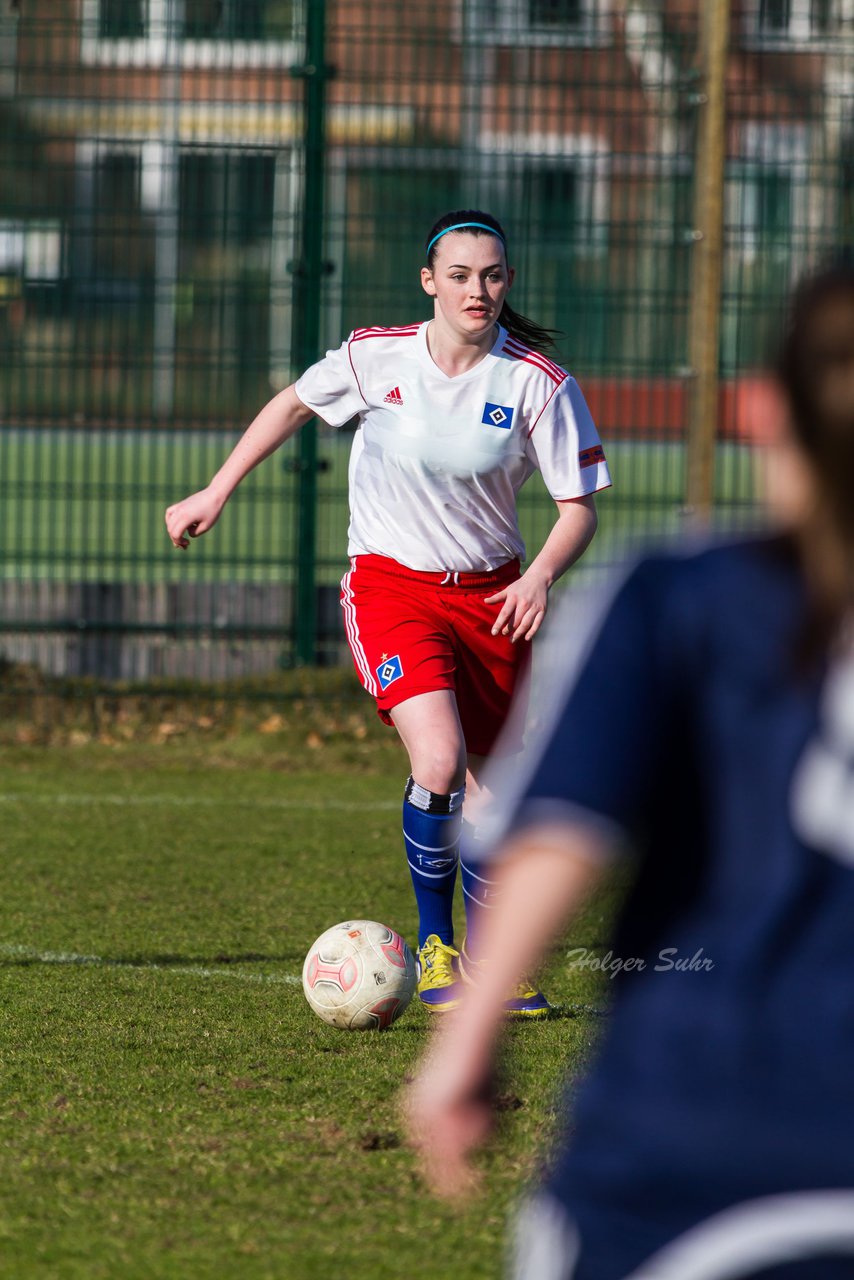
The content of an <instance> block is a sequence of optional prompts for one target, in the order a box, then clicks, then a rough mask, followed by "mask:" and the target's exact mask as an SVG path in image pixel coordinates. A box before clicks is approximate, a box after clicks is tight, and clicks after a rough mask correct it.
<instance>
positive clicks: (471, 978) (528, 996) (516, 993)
mask: <svg viewBox="0 0 854 1280" xmlns="http://www.w3.org/2000/svg"><path fill="white" fill-rule="evenodd" d="M480 963H481V962H480V961H479V960H473V959H472V958H471V956H470V955H468V954H467V953H466V944H465V943H463V950H462V955H461V956H460V975H461V977H462V979H463V982H469V983H471V984H472V985H473V984H474V983H476V982H477V970H478V965H479V964H480ZM551 1011H552V1005H550V1004H549V1002H548V1000H547V999H546V997H545V996H544V995H543V993H542V991H538V990H537V988H536V987H534V986H532V984H531V983H530V982H529V980H528V979H527V978H526V977H524V976H523V977H521V978H520V979H519V981H518V982H517V983H516V986H515V987H514V989H513V994H512V996H510V998H509V999H508V1000H505V1001H504V1012H505V1013H506V1015H507V1017H508V1018H529V1019H530V1018H547V1017H548V1016H549V1014H550V1013H551Z"/></svg>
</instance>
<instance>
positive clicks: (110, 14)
mask: <svg viewBox="0 0 854 1280" xmlns="http://www.w3.org/2000/svg"><path fill="white" fill-rule="evenodd" d="M98 35H99V36H100V37H101V39H102V40H136V39H138V38H139V37H140V36H143V35H145V8H144V4H143V0H101V4H100V9H99V12H98Z"/></svg>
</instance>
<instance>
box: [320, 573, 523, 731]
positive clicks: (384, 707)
mask: <svg viewBox="0 0 854 1280" xmlns="http://www.w3.org/2000/svg"><path fill="white" fill-rule="evenodd" d="M350 564H351V568H350V572H349V573H347V574H345V576H344V578H343V580H342V582H341V606H342V608H343V610H344V620H345V627H346V631H347V642H348V644H349V646H350V651H351V653H352V655H353V662H354V663H355V665H356V671H357V673H358V676H359V679H360V680H361V682H362V684H363V686H364V687H365V689H367V691H368V693H370V694H371V695H372V696H373V697H374V698H376V702H377V711H378V712H379V715H380V718H381V719H382V720H384V721H385V723H386V724H392V723H393V720H392V716H391V714H390V713H391V711H392V710H393V708H394V707H396V706H397V704H398V703H399V702H404V701H405V700H406V699H407V698H412V697H414V696H415V695H416V694H419V693H432V692H433V691H434V690H436V689H452V690H453V692H454V694H455V695H456V700H457V709H458V711H459V715H460V722H461V724H462V727H463V734H464V736H465V743H466V749H467V750H468V751H470V752H471V753H472V754H474V755H487V754H488V753H489V751H490V750H491V748H492V746H493V744H494V742H495V739H496V738H497V736H498V734H499V732H500V730H501V729H502V728H503V726H504V722H505V720H506V719H507V712H508V710H509V708H510V702H511V700H512V697H513V693H514V691H515V689H516V687H517V685H518V684H519V681H520V676H521V675H522V673H523V672H524V670H525V668H526V666H527V662H528V659H529V654H530V645H529V644H528V643H527V641H520V642H519V643H517V644H511V643H510V639H509V637H508V636H494V635H493V634H492V627H493V625H494V623H495V619H496V617H497V616H498V613H499V611H500V609H501V605H500V603H496V604H484V600H485V598H486V597H487V596H491V595H493V594H494V593H495V592H496V591H500V590H501V589H502V587H506V586H507V585H508V584H509V583H511V582H515V581H516V579H517V578H518V577H519V573H520V569H519V561H518V560H511V561H509V562H508V563H507V564H505V565H502V566H501V568H500V569H495V570H493V571H492V572H491V573H453V572H448V573H421V572H419V571H417V570H415V569H407V568H406V566H405V565H401V564H398V563H397V561H396V560H390V559H387V558H386V557H385V556H374V555H360V556H355V557H354V558H353V559H352V560H351V562H350ZM519 719H521V717H519ZM505 746H506V750H507V751H508V752H510V751H516V750H518V749H519V747H520V746H521V741H519V742H512V743H511V742H507V743H506V744H505V743H504V742H503V743H502V749H504V748H505Z"/></svg>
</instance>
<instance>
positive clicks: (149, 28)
mask: <svg viewBox="0 0 854 1280" xmlns="http://www.w3.org/2000/svg"><path fill="white" fill-rule="evenodd" d="M80 2H81V14H82V23H81V34H82V40H81V55H82V59H83V62H84V63H89V64H98V65H107V66H153V67H156V66H161V65H162V64H163V63H164V62H167V61H175V60H177V61H178V62H179V63H180V64H183V65H185V66H188V67H194V66H198V67H207V66H215V67H222V68H224V69H227V68H229V67H231V66H235V65H236V66H286V65H289V64H290V62H291V60H292V59H293V56H294V41H295V40H296V38H297V35H298V30H297V28H298V25H299V21H300V14H301V11H302V6H303V5H304V4H305V3H307V2H308V0H80Z"/></svg>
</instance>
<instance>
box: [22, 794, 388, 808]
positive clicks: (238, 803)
mask: <svg viewBox="0 0 854 1280" xmlns="http://www.w3.org/2000/svg"><path fill="white" fill-rule="evenodd" d="M0 804H47V805H68V806H78V805H95V804H107V805H116V806H118V807H119V808H136V807H140V808H144V807H147V806H151V805H158V806H159V805H177V806H179V807H181V808H188V809H191V808H200V809H201V808H217V809H222V808H225V807H228V806H231V807H233V808H248V809H280V810H284V811H288V810H296V809H303V810H307V811H308V812H312V813H313V812H318V813H320V812H323V811H324V810H331V811H334V812H336V813H376V812H378V811H382V812H390V811H391V810H396V809H399V808H400V806H401V804H402V801H399V800H380V801H369V800H334V799H331V798H328V799H322V800H289V799H286V798H285V797H283V798H282V799H281V800H275V799H267V800H262V799H256V798H254V797H251V796H245V797H240V796H235V797H231V796H229V797H228V798H227V799H222V800H220V799H217V798H215V797H213V796H187V795H183V796H179V795H169V794H160V795H150V796H123V795H116V794H108V793H105V794H103V795H98V794H94V793H91V792H90V793H88V794H81V793H80V792H75V793H73V794H72V793H70V792H59V793H58V794H50V793H44V792H32V793H31V792H29V791H0Z"/></svg>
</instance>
